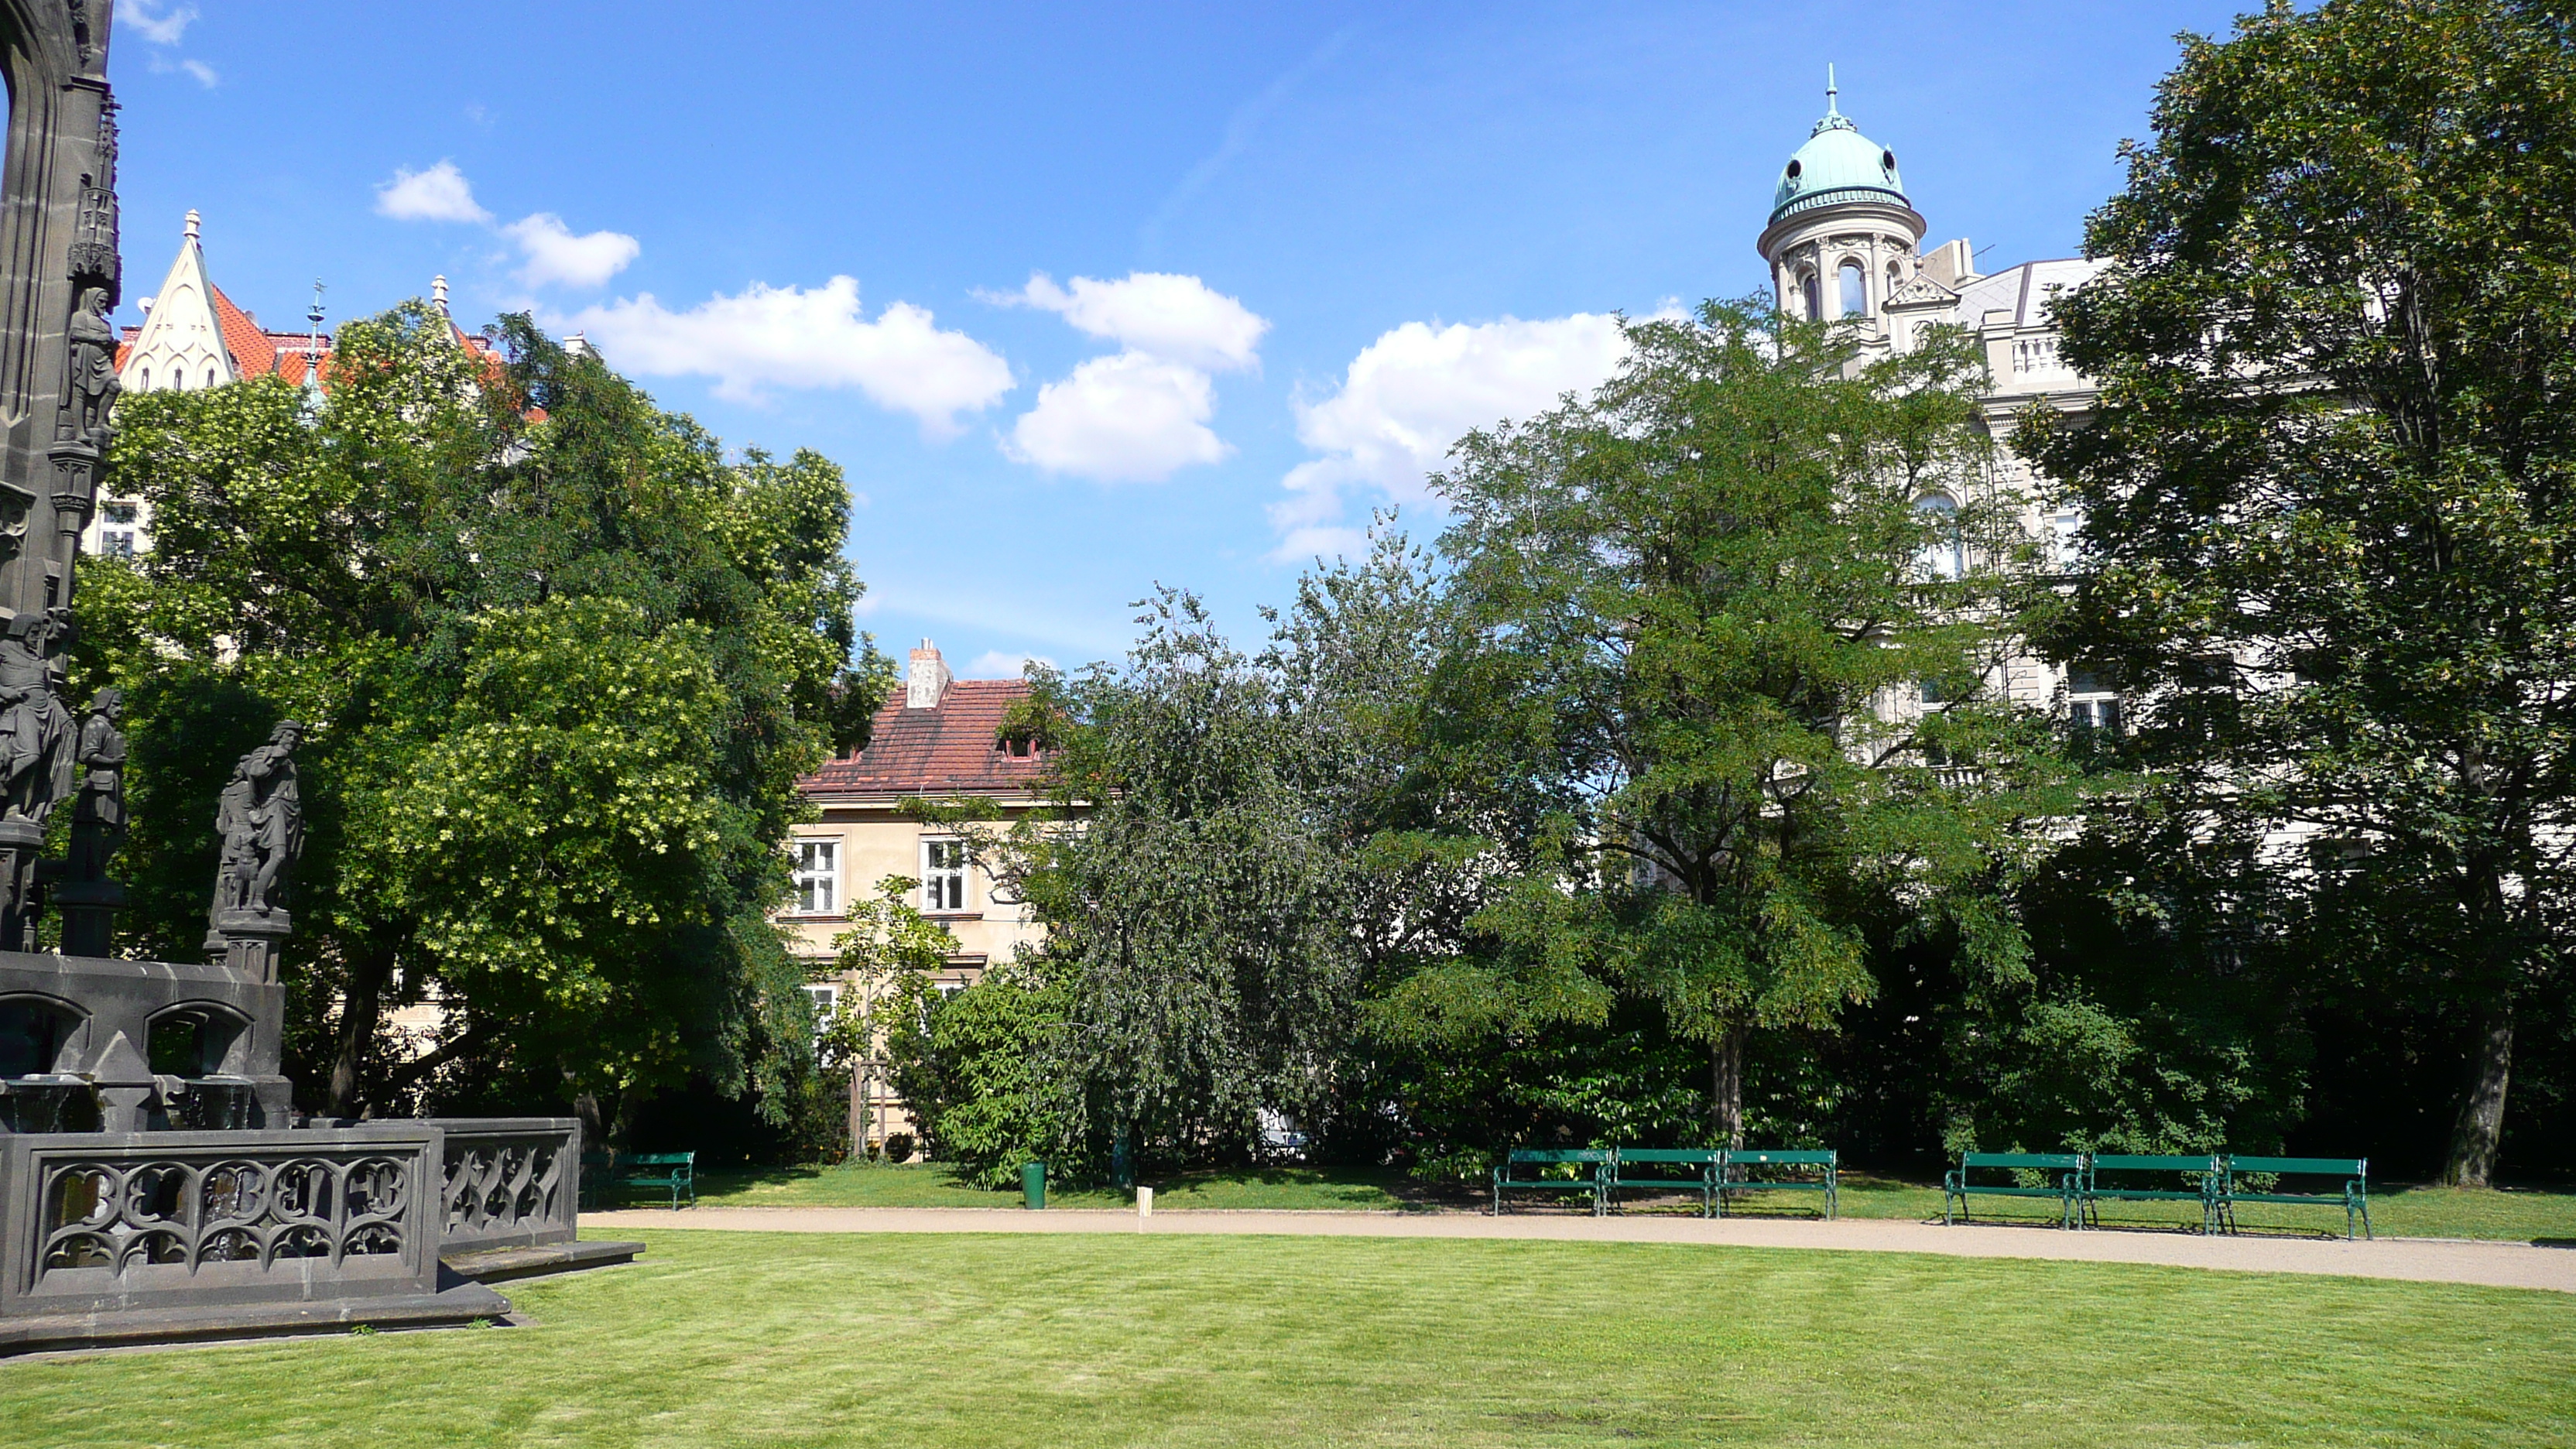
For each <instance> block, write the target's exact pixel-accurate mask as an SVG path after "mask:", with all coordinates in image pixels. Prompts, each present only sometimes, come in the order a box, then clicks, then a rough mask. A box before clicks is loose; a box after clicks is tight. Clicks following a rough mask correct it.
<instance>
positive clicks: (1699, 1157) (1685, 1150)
mask: <svg viewBox="0 0 2576 1449" xmlns="http://www.w3.org/2000/svg"><path fill="white" fill-rule="evenodd" d="M1719 1155H1720V1154H1719V1149H1717V1148H1714V1147H1622V1148H1620V1149H1619V1160H1620V1161H1621V1162H1671V1163H1682V1164H1686V1165H1688V1166H1692V1167H1706V1166H1709V1165H1710V1164H1712V1163H1715V1162H1716V1161H1717V1160H1718V1157H1719Z"/></svg>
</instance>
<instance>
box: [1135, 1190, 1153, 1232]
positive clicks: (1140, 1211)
mask: <svg viewBox="0 0 2576 1449" xmlns="http://www.w3.org/2000/svg"><path fill="white" fill-rule="evenodd" d="M1153 1215H1154V1190H1153V1189H1152V1188H1150V1187H1140V1188H1138V1189H1136V1230H1137V1231H1138V1232H1143V1231H1144V1230H1145V1219H1147V1218H1150V1217H1152V1216H1153Z"/></svg>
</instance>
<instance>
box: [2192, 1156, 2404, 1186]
mask: <svg viewBox="0 0 2576 1449" xmlns="http://www.w3.org/2000/svg"><path fill="white" fill-rule="evenodd" d="M2227 1170H2228V1171H2230V1172H2278V1173H2288V1174H2292V1175H2301V1174H2310V1175H2314V1176H2317V1177H2358V1178H2362V1179H2364V1180H2367V1179H2368V1178H2369V1176H2370V1159H2369V1158H2367V1157H2237V1156H2234V1155H2232V1154H2231V1155H2230V1156H2229V1157H2228V1159H2227Z"/></svg>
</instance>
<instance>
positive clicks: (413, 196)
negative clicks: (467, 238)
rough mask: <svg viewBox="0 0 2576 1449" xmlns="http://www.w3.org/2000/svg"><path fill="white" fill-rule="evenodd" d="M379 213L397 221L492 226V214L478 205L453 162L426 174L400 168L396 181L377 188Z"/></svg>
mask: <svg viewBox="0 0 2576 1449" xmlns="http://www.w3.org/2000/svg"><path fill="white" fill-rule="evenodd" d="M376 211H377V213H378V214H379V215H382V216H390V217H392V218H393V219H394V220H396V221H471V222H489V221H490V220H491V219H492V213H490V212H488V211H485V210H484V209H483V208H482V207H480V206H477V205H476V204H475V202H474V188H473V187H471V186H469V185H467V184H466V181H465V173H464V172H462V171H459V170H457V169H456V163H455V162H453V161H441V162H439V163H438V164H437V165H435V166H432V167H430V168H429V169H428V170H426V171H406V170H402V169H400V168H397V169H396V170H395V171H394V179H393V180H391V181H388V182H386V183H385V184H384V185H382V186H379V187H377V188H376Z"/></svg>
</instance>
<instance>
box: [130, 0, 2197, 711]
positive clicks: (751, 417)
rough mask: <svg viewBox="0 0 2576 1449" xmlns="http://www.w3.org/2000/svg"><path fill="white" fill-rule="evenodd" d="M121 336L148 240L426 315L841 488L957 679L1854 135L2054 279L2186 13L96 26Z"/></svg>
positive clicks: (1668, 260) (1229, 525)
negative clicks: (444, 309)
mask: <svg viewBox="0 0 2576 1449" xmlns="http://www.w3.org/2000/svg"><path fill="white" fill-rule="evenodd" d="M117 8H118V16H117V34H116V39H115V53H114V57H113V62H112V67H111V72H112V78H113V79H114V80H115V81H116V84H117V89H118V94H119V96H120V98H121V99H122V101H123V102H124V106H125V110H124V124H125V131H124V135H125V146H124V151H123V165H122V173H121V177H120V181H121V189H122V191H123V195H124V202H125V213H124V214H125V241H126V256H127V266H128V269H129V272H130V275H131V277H132V280H131V281H130V283H129V285H128V287H127V291H128V293H129V299H128V304H127V308H126V317H125V320H127V321H129V322H131V321H137V320H139V314H138V313H136V312H135V310H134V307H133V302H132V299H133V298H134V297H137V296H142V295H147V294H148V293H149V292H150V290H151V289H152V288H153V287H154V286H156V285H157V284H158V282H159V279H160V276H161V273H162V270H163V269H164V268H166V267H167V266H168V264H169V258H170V256H171V254H172V252H173V251H174V250H175V248H176V245H177V242H178V236H179V226H180V218H181V216H182V214H183V213H184V212H186V211H187V210H188V209H189V208H191V207H193V208H196V209H198V210H199V211H201V212H203V213H204V216H205V246H206V252H207V261H208V266H209V270H210V271H211V273H212V275H213V277H214V279H215V281H216V283H217V285H219V286H221V287H222V288H223V289H224V290H225V291H226V292H227V293H228V294H229V295H230V296H232V298H233V299H234V300H235V301H236V302H238V303H240V304H241V305H243V306H245V307H249V308H251V309H252V310H254V311H256V312H258V313H259V314H260V315H261V316H262V318H263V319H264V320H265V321H266V322H268V324H269V325H271V326H272V327H281V328H282V327H287V326H300V325H301V323H300V321H299V320H298V319H300V317H301V315H302V313H303V311H304V309H305V307H306V305H307V303H308V300H309V298H310V296H311V287H312V283H313V281H314V280H315V279H316V278H319V279H321V280H322V281H324V282H325V283H326V284H328V286H329V288H330V291H329V294H328V298H327V305H328V307H329V309H330V312H331V315H332V316H333V318H334V319H336V318H339V317H341V316H346V315H360V314H364V313H370V312H374V311H378V310H381V309H383V308H385V307H387V306H390V305H392V304H393V303H395V302H397V301H399V300H401V299H402V298H404V297H407V296H415V295H421V294H424V293H425V292H426V291H427V289H428V283H429V278H430V277H431V275H432V274H434V273H444V274H446V275H447V276H448V277H449V278H450V279H451V284H452V287H453V296H454V307H455V311H456V314H457V316H458V317H459V319H460V320H463V321H465V322H466V323H467V324H468V325H469V326H472V325H476V324H479V323H480V322H481V321H483V320H485V319H488V318H490V317H492V316H494V315H496V314H498V313H500V312H502V311H505V310H514V309H519V308H532V309H533V310H535V311H536V312H537V313H538V315H539V316H540V317H541V318H544V319H545V320H547V321H548V323H549V324H550V325H552V326H554V327H556V328H557V329H558V330H569V329H572V328H575V327H578V328H581V329H582V330H584V331H585V332H586V333H587V334H588V335H589V336H590V337H592V338H593V340H594V341H596V342H597V343H598V344H599V345H600V346H601V348H602V350H603V352H604V353H605V354H606V355H607V357H608V359H609V361H610V362H611V363H612V364H613V365H616V366H618V367H619V368H620V369H621V370H623V371H626V372H628V373H629V374H630V375H633V376H636V377H637V378H638V379H639V380H640V381H642V382H643V383H644V385H645V386H647V387H648V388H650V389H651V390H652V392H653V393H654V395H655V396H656V397H657V398H659V399H660V400H661V401H662V403H663V404H664V405H665V406H667V407H670V408H674V409H677V410H681V411H685V412H689V413H691V414H694V415H695V416H696V417H697V418H698V419H699V420H700V421H701V422H703V423H705V424H706V425H707V426H708V427H710V428H712V429H713V430H715V431H716V432H717V433H718V434H719V435H720V436H722V437H723V438H724V439H725V440H726V442H727V443H728V444H729V445H732V446H736V447H741V446H757V447H763V448H767V449H769V450H771V451H773V452H778V453H784V452H786V451H788V450H791V449H794V448H798V447H810V448H813V449H816V450H818V451H820V452H822V453H823V454H825V455H827V456H829V457H831V458H832V459H834V460H835V461H837V462H839V463H840V464H841V465H842V467H843V468H844V469H846V470H847V472H848V474H849V479H850V486H851V489H852V491H853V493H854V495H855V496H856V499H857V503H858V506H857V507H856V508H855V509H854V511H853V514H852V529H851V545H850V551H851V556H852V557H853V559H855V560H856V562H857V564H858V566H859V569H860V572H861V575H862V577H864V578H865V579H866V580H867V582H868V584H869V587H870V594H869V598H868V600H867V603H866V604H865V605H864V606H863V615H864V617H863V619H862V624H863V626H864V627H866V628H868V629H870V630H872V631H873V632H874V633H876V635H877V636H878V638H879V641H880V643H881V644H882V645H884V646H885V647H887V648H889V649H891V650H893V651H894V652H895V653H896V654H897V656H898V657H900V656H901V653H902V651H903V650H904V649H905V648H906V647H908V646H909V645H910V644H912V643H913V642H914V641H915V640H916V639H918V638H920V637H923V636H929V637H931V638H934V639H936V640H937V641H938V643H939V645H940V647H941V648H942V650H943V651H944V652H945V654H946V656H947V658H948V660H949V662H950V664H951V666H952V667H954V668H956V669H957V670H958V671H959V672H960V673H967V674H986V675H991V674H1006V673H1016V672H1017V661H1018V660H1019V659H1020V658H1022V657H1023V656H1027V655H1037V656H1042V657H1045V658H1049V659H1052V660H1054V661H1056V662H1058V663H1061V664H1066V665H1077V664H1080V663H1083V662H1086V661H1089V660H1093V659H1097V658H1102V657H1107V656H1111V655H1114V654H1116V653H1117V652H1118V651H1119V650H1120V649H1121V648H1123V646H1124V644H1125V642H1126V640H1127V638H1128V636H1129V633H1130V629H1131V625H1130V622H1129V619H1130V615H1131V613H1132V611H1131V610H1130V609H1129V608H1128V607H1127V605H1128V603H1129V602H1130V601H1132V600H1134V599H1136V598H1138V597H1140V596H1141V595H1143V594H1144V593H1145V592H1146V591H1147V590H1148V589H1149V588H1150V587H1151V586H1152V585H1153V584H1155V583H1156V582H1158V581H1159V582H1163V583H1169V584H1175V585H1181V586H1185V587H1188V588H1191V589H1195V590H1197V591H1198V592H1199V593H1201V594H1202V595H1203V596H1204V597H1206V598H1207V599H1208V600H1209V602H1210V603H1211V604H1212V605H1213V606H1215V608H1216V609H1217V611H1218V614H1219V617H1220V618H1221V619H1223V620H1224V621H1226V622H1227V623H1228V624H1229V626H1231V627H1233V628H1235V629H1237V630H1239V631H1241V632H1242V633H1244V634H1246V635H1249V634H1251V633H1253V632H1254V631H1256V630H1257V629H1258V627H1259V623H1258V620H1257V618H1256V617H1255V616H1254V613H1253V609H1254V606H1255V605H1257V604H1261V603H1276V602H1279V601H1282V600H1284V599H1286V598H1287V597H1288V596H1289V593H1290V591H1291V588H1292V586H1293V583H1294V580H1295V578H1296V575H1297V573H1298V572H1299V570H1300V568H1301V567H1303V566H1304V565H1305V563H1306V561H1307V560H1308V559H1309V558H1311V557H1312V555H1313V553H1314V552H1315V550H1317V549H1327V550H1329V549H1331V548H1334V547H1336V546H1339V545H1341V544H1343V543H1345V542H1346V541H1347V540H1348V539H1349V538H1350V537H1351V531H1352V530H1354V529H1356V528H1358V527H1360V526H1363V525H1365V523H1366V521H1367V518H1368V515H1369V511H1370V509H1371V508H1372V507H1373V506H1376V505H1379V504H1383V503H1386V502H1389V501H1394V502H1399V503H1402V504H1404V505H1406V517H1407V518H1408V519H1409V520H1411V521H1412V523H1413V524H1414V525H1415V526H1416V527H1417V528H1427V527H1429V526H1432V524H1433V522H1434V520H1435V519H1436V515H1435V514H1432V513H1430V512H1427V511H1426V509H1425V506H1424V503H1423V500H1422V495H1421V491H1420V485H1419V478H1420V474H1421V472H1422V470H1423V467H1424V465H1425V463H1426V461H1427V460H1434V459H1436V458H1437V457H1438V455H1439V452H1440V451H1441V450H1442V449H1443V448H1445V446H1446V445H1447V443H1448V441H1449V440H1450V439H1451V438H1452V437H1454V436H1455V434H1456V432H1457V431H1459V430H1461V429H1463V428H1465V427H1467V426H1470V425H1473V424H1475V423H1479V422H1484V421H1490V420H1491V419H1492V418H1494V417H1497V416H1503V415H1515V414H1518V413H1522V412H1525V411H1528V410H1531V409H1534V408H1536V407H1538V406H1541V405H1543V403H1544V401H1545V400H1546V399H1547V398H1549V397H1551V396H1552V395H1553V394H1554V392H1555V391H1556V390H1558V389H1560V388H1562V387H1566V386H1579V385H1582V384H1583V383H1584V382H1587V381H1589V380H1590V379H1591V378H1593V377H1596V376H1597V375H1598V374H1599V373H1600V372H1601V371H1602V370H1603V369H1605V368H1606V367H1607V366H1609V365H1610V364H1611V362H1612V361H1613V360H1614V358H1615V355H1616V338H1615V330H1614V329H1613V328H1612V327H1611V324H1610V323H1609V322H1608V321H1607V320H1606V319H1607V318H1608V317H1609V316H1610V315H1611V314H1613V313H1617V312H1623V311H1624V312H1627V313H1629V314H1632V315H1635V314H1642V313H1649V312H1653V311H1655V310H1657V309H1659V308H1661V307H1664V306H1667V305H1671V304H1673V303H1675V302H1680V303H1683V304H1687V303H1691V302H1695V301H1697V300H1699V299H1701V298H1705V297H1711V296H1736V295H1742V294H1744V293H1747V292H1750V291H1752V290H1754V289H1755V288H1757V287H1760V286H1761V285H1763V283H1764V276H1763V267H1762V264H1761V262H1760V260H1759V258H1757V257H1756V256H1755V255H1754V252H1753V239H1754V237H1755V236H1756V234H1757V233H1759V231H1760V230H1761V228H1762V224H1763V222H1764V220H1765V216H1766V213H1767V211H1768V207H1769V201H1770V195H1771V188H1772V186H1773V183H1774V181H1775V179H1776V177H1777V174H1778V170H1779V167H1780V165H1781V163H1782V162H1783V161H1784V160H1785V159H1786V157H1787V156H1788V154H1789V153H1790V152H1791V151H1792V150H1794V149H1795V148H1796V146H1797V145H1798V143H1799V142H1800V141H1802V140H1803V139H1804V138H1805V136H1806V133H1807V129H1808V127H1809V125H1810V124H1811V123H1812V122H1813V120H1814V118H1815V117H1816V116H1817V115H1818V114H1819V113H1820V111H1821V109H1822V99H1823V98H1822V95H1821V91H1822V88H1823V81H1824V71H1825V66H1826V64H1827V62H1828V61H1830V62H1832V63H1834V64H1835V65H1836V66H1837V68H1838V70H1839V74H1840V78H1841V83H1842V108H1843V110H1844V112H1845V113H1846V114H1848V115H1850V116H1852V117H1853V118H1854V119H1855V120H1856V121H1857V122H1858V123H1859V125H1860V127H1861V128H1862V130H1863V131H1864V132H1866V133H1867V134H1868V135H1869V136H1870V137H1871V138H1872V139H1874V140H1876V141H1878V142H1880V143H1881V144H1883V145H1886V146H1889V147H1891V148H1893V149H1894V150H1895V151H1896V153H1897V155H1898V156H1899V157H1900V158H1901V159H1902V161H1903V165H1904V172H1905V177H1906V181H1907V183H1908V185H1909V186H1910V187H1911V188H1912V192H1911V196H1912V199H1913V201H1914V203H1915V206H1916V208H1917V209H1918V210H1920V211H1921V212H1922V213H1923V214H1924V215H1925V217H1926V218H1927V219H1929V221H1930V222H1931V225H1932V234H1931V235H1930V236H1929V237H1928V238H1927V239H1926V242H1925V244H1926V246H1927V247H1928V246H1931V245H1935V244H1937V243H1939V242H1942V241H1945V240H1947V239H1949V238H1952V237H1956V236H1963V235H1964V236H1967V237H1970V238H1972V239H1973V241H1974V244H1975V245H1976V246H1977V247H1978V248H1979V249H1980V250H1981V251H1982V252H1983V258H1982V261H1981V268H1982V269H1983V270H1987V271H1992V270H1996V269H1998V268H2000V267H2002V266H2006V265H2010V264H2013V263H2016V262H2020V261H2025V260H2030V259H2033V258H2039V257H2049V256H2062V255H2068V254H2071V253H2072V252H2073V251H2074V249H2075V248H2076V246H2077V243H2078V239H2079V237H2080V234H2081V227H2082V222H2083V217H2084V215H2085V213H2086V212H2087V211H2088V210H2090V209H2091V208H2092V207H2093V206H2095V205H2097V204H2099V202H2100V201H2101V199H2102V198H2103V197H2104V196H2106V195H2108V194H2109V193H2110V192H2111V191H2112V190H2113V189H2114V188H2115V187H2116V186H2117V185H2118V184H2119V179H2120V172H2119V165H2118V161H2117V158H2116V155H2115V151H2114V148H2115V147H2116V145H2117V144H2118V142H2119V140H2120V139H2121V138H2122V137H2124V136H2135V135H2139V134H2141V133H2143V131H2144V130H2145V125H2146V111H2147V107H2148V105H2149V103H2150V100H2151V92H2152V88H2153V86H2154V83H2155V81H2156V79H2157V78H2158V76H2160V75H2161V74H2162V73H2163V72H2164V71H2165V70H2166V69H2168V68H2169V67H2170V66H2171V64H2172V62H2173V59H2174V55H2175V47H2174V44H2173V41H2172V36H2173V34H2174V32H2176V31H2179V30H2194V31H2201V32H2211V31H2217V30H2222V29H2224V28H2225V26H2226V25H2227V23H2228V21H2229V19H2230V17H2231V16H2232V14H2233V13H2234V12H2235V10H2236V9H2237V8H2239V7H2237V6H2235V5H2215V4H2200V3H2175V4H2163V5H2155V4H2098V3H2084V0H2058V3H2052V4H2045V5H2029V6H2023V5H2014V4H1986V5H1980V6H1975V7H1967V6H1959V7H1949V6H1942V5H1915V6H1908V7H1904V8H1903V9H1901V10H1900V9H1898V8H1896V7H1889V6H1883V5H1835V4H1810V5H1803V6H1787V7H1784V6H1777V5H1735V4H1692V5H1685V4H1654V3H1637V4H1623V5H1599V4H1591V5H1572V4H1566V5H1526V4H1417V5H1401V4H1386V3H1377V4H1367V5H1341V4H1330V3H1310V4H1301V5H1294V6H1286V5H1282V6H1269V7H1260V6H1244V5H1232V6H1226V5H1204V6H1194V7H1178V6H1173V7H1158V6H1126V7H1115V8H1112V7H1096V6H1095V7H1075V6H1069V5H1056V6H1043V7H1041V6H1000V5H970V4H949V5H940V6H893V5H883V6H879V5H855V4H795V3H784V0H782V3H771V4H764V5H760V6H740V7H736V6H721V7H707V6H680V5H672V4H656V3H650V0H618V3H587V0H584V3H551V0H534V3H531V0H520V3H514V4H500V3H482V0H442V3H441V4H439V5H437V6H434V7H429V6H390V5H353V4H349V3H346V0H336V3H297V0H259V3H256V4H247V3H237V0H198V3H196V4H193V5H190V4H184V3H175V0H157V3H154V0H120V3H119V5H118V7H117Z"/></svg>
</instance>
